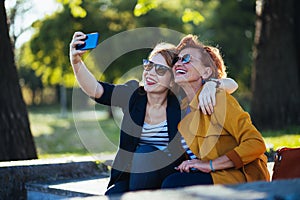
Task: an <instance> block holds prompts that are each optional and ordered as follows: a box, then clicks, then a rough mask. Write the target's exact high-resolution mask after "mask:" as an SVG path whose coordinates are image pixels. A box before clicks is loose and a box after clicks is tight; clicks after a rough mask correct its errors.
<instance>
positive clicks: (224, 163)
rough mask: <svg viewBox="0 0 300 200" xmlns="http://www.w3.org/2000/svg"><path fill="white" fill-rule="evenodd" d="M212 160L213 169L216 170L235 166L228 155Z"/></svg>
mask: <svg viewBox="0 0 300 200" xmlns="http://www.w3.org/2000/svg"><path fill="white" fill-rule="evenodd" d="M211 162H212V163H211V164H212V169H214V170H222V169H228V168H232V167H234V163H233V162H232V161H231V160H230V159H229V158H228V157H227V156H226V155H224V156H221V157H218V158H216V159H214V160H212V161H211ZM212 169H211V170H212Z"/></svg>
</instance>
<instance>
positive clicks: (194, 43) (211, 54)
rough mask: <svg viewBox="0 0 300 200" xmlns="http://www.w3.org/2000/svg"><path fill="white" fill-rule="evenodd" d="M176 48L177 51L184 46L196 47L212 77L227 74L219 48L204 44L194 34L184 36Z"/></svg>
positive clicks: (184, 47)
mask: <svg viewBox="0 0 300 200" xmlns="http://www.w3.org/2000/svg"><path fill="white" fill-rule="evenodd" d="M176 48H177V51H178V52H180V51H182V50H183V49H186V48H194V49H198V50H199V53H200V59H201V62H202V64H203V65H204V66H205V67H210V68H211V69H212V75H211V77H212V78H225V77H226V76H227V73H226V66H225V65H224V61H223V59H222V56H221V54H220V51H219V49H218V48H216V47H212V46H205V45H204V44H202V43H201V42H200V41H199V40H198V37H197V36H196V35H191V34H189V35H187V36H185V37H184V38H182V39H181V41H180V43H179V44H178V45H177V47H176Z"/></svg>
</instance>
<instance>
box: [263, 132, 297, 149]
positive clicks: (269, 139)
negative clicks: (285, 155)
mask: <svg viewBox="0 0 300 200" xmlns="http://www.w3.org/2000/svg"><path fill="white" fill-rule="evenodd" d="M262 135H263V137H264V139H265V142H266V144H268V145H270V146H271V147H273V149H274V150H276V149H278V148H281V147H300V126H295V127H289V128H286V129H284V130H277V131H268V130H266V131H262Z"/></svg>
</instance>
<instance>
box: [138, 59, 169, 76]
mask: <svg viewBox="0 0 300 200" xmlns="http://www.w3.org/2000/svg"><path fill="white" fill-rule="evenodd" d="M143 67H144V70H146V71H150V70H151V69H152V68H153V67H155V68H154V69H155V72H156V74H158V75H159V76H163V75H165V73H166V72H167V71H169V70H170V69H171V68H170V67H167V66H165V65H160V64H156V63H154V62H152V61H150V60H147V59H143Z"/></svg>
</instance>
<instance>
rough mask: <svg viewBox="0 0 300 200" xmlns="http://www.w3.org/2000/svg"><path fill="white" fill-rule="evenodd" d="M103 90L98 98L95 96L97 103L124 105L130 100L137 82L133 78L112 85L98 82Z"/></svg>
mask: <svg viewBox="0 0 300 200" xmlns="http://www.w3.org/2000/svg"><path fill="white" fill-rule="evenodd" d="M99 83H100V84H101V85H102V87H103V89H104V92H103V94H102V96H101V97H100V98H95V99H94V100H95V101H96V102H97V103H100V104H103V105H108V106H118V107H122V108H124V107H126V106H127V105H128V102H129V100H130V97H131V96H132V94H133V93H134V91H135V90H136V89H137V88H138V82H137V81H135V80H131V81H128V82H127V83H125V84H123V85H114V84H110V83H105V82H99Z"/></svg>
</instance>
